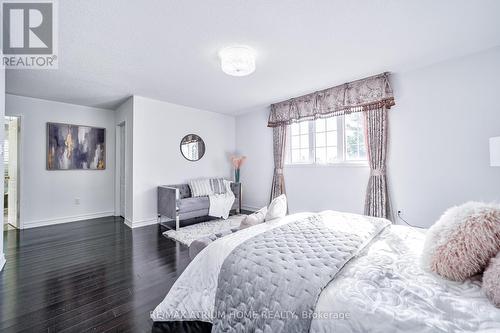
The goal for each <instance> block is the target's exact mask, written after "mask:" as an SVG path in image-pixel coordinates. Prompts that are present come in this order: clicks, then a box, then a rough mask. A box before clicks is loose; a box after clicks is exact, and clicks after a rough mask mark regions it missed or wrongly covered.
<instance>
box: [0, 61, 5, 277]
mask: <svg viewBox="0 0 500 333" xmlns="http://www.w3.org/2000/svg"><path fill="white" fill-rule="evenodd" d="M4 116H5V68H4V67H3V66H2V65H0V151H1V152H2V154H1V156H2V159H3V140H4V129H5V128H4V120H5V118H4ZM3 169H4V165H3V163H0V174H2V175H3V172H4V170H3ZM0 225H1V226H2V228H3V214H0ZM4 265H5V255H4V253H3V230H2V231H1V232H0V271H1V270H2V269H3V266H4Z"/></svg>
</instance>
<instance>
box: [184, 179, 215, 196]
mask: <svg viewBox="0 0 500 333" xmlns="http://www.w3.org/2000/svg"><path fill="white" fill-rule="evenodd" d="M189 187H190V188H191V195H192V197H204V196H207V195H212V194H214V192H213V191H212V186H210V179H195V180H191V181H190V182H189Z"/></svg>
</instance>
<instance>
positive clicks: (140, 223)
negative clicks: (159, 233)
mask: <svg viewBox="0 0 500 333" xmlns="http://www.w3.org/2000/svg"><path fill="white" fill-rule="evenodd" d="M124 223H125V225H126V226H127V227H129V228H130V229H135V228H140V227H145V226H148V225H152V224H157V223H158V220H157V219H156V218H154V219H147V220H140V221H134V222H132V221H130V220H128V219H125V221H124Z"/></svg>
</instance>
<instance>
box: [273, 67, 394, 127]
mask: <svg viewBox="0 0 500 333" xmlns="http://www.w3.org/2000/svg"><path fill="white" fill-rule="evenodd" d="M393 105H394V96H393V94H392V89H391V85H390V82H389V73H383V74H379V75H375V76H371V77H368V78H365V79H361V80H357V81H353V82H349V83H345V84H343V85H340V86H336V87H333V88H328V89H325V90H321V91H317V92H314V93H312V94H308V95H304V96H301V97H296V98H292V99H289V100H287V101H284V102H280V103H276V104H271V114H270V115H269V121H268V124H267V126H268V127H278V126H283V125H290V124H291V123H293V122H299V121H305V120H312V119H317V118H327V117H333V116H341V115H344V114H349V113H352V112H360V111H365V110H373V109H380V108H382V107H384V106H385V107H386V108H387V109H389V108H390V107H391V106H393Z"/></svg>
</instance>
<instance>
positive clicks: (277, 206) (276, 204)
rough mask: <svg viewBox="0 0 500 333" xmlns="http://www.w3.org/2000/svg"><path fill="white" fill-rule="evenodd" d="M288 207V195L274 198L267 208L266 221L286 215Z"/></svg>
mask: <svg viewBox="0 0 500 333" xmlns="http://www.w3.org/2000/svg"><path fill="white" fill-rule="evenodd" d="M286 209H287V204H286V195H284V194H282V195H280V196H279V197H276V198H274V200H273V201H271V203H270V204H269V207H268V208H267V213H266V221H270V220H274V219H278V218H282V217H285V216H286Z"/></svg>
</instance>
